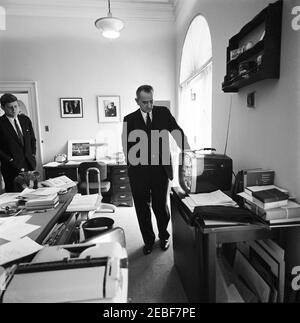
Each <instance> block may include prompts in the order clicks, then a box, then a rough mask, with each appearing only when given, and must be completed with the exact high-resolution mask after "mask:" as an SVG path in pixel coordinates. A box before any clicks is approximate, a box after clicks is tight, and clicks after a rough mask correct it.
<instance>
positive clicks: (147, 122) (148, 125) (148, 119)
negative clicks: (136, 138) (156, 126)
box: [146, 113, 151, 131]
mask: <svg viewBox="0 0 300 323" xmlns="http://www.w3.org/2000/svg"><path fill="white" fill-rule="evenodd" d="M146 127H147V130H148V131H150V130H151V118H150V113H147V119H146Z"/></svg>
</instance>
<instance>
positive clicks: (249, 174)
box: [243, 169, 275, 188]
mask: <svg viewBox="0 0 300 323" xmlns="http://www.w3.org/2000/svg"><path fill="white" fill-rule="evenodd" d="M274 178H275V171H274V170H271V169H245V170H243V186H244V188H245V187H247V186H257V185H273V184H274Z"/></svg>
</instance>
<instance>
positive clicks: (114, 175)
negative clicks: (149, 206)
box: [43, 160, 133, 206]
mask: <svg viewBox="0 0 300 323" xmlns="http://www.w3.org/2000/svg"><path fill="white" fill-rule="evenodd" d="M86 161H87V160H83V161H79V162H76V163H75V162H72V163H71V164H68V163H67V164H61V165H57V166H47V164H46V165H44V166H43V168H44V170H45V179H48V178H53V177H57V176H62V175H65V176H68V177H69V178H70V179H72V180H73V181H76V182H79V180H80V179H79V176H78V167H79V165H80V164H81V163H82V162H86ZM89 161H92V160H89ZM93 161H94V160H93ZM106 180H109V181H110V182H111V189H110V190H109V192H108V194H107V196H108V201H105V200H104V201H105V202H108V203H112V204H114V205H116V206H133V202H132V193H131V189H130V185H129V178H128V175H127V166H126V165H125V164H107V179H106Z"/></svg>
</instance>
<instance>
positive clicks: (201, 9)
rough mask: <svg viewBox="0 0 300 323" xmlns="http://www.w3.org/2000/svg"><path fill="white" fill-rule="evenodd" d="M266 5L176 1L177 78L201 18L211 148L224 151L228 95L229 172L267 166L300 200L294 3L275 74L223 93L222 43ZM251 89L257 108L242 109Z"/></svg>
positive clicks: (296, 259) (298, 35)
mask: <svg viewBox="0 0 300 323" xmlns="http://www.w3.org/2000/svg"><path fill="white" fill-rule="evenodd" d="M268 2H275V1H262V0H226V1H224V0H198V1H197V0H189V1H184V0H180V7H179V8H180V11H179V12H178V18H177V22H176V38H177V58H176V62H177V64H176V65H177V68H176V70H177V80H178V71H179V67H180V56H181V49H182V44H183V41H184V37H185V34H186V31H187V29H188V26H189V23H190V21H191V20H192V18H193V17H194V16H195V15H197V14H203V15H204V17H205V18H206V19H207V21H208V24H209V26H210V30H211V35H212V46H213V115H212V122H213V129H212V136H213V147H215V148H216V149H217V151H218V152H219V153H223V152H224V147H225V139H226V131H227V120H228V114H229V105H230V96H231V95H232V118H231V123H230V132H229V142H228V149H227V155H229V156H230V157H231V158H232V159H233V163H234V170H235V171H238V170H241V169H243V168H254V167H262V168H272V169H274V170H275V172H276V176H275V181H276V184H277V185H279V186H282V187H285V188H287V189H288V190H289V192H290V194H291V195H292V196H295V197H296V198H297V199H298V201H300V162H299V161H300V158H299V157H300V131H299V128H300V127H299V125H300V107H299V105H300V78H299V75H300V64H299V57H300V56H299V52H300V31H294V30H293V29H292V28H291V21H292V19H293V17H294V16H292V15H291V10H292V8H293V7H295V6H296V5H299V1H297V0H284V1H283V21H282V24H283V27H282V46H281V71H280V72H281V75H280V79H278V80H263V81H261V82H259V83H255V84H252V85H250V86H248V87H245V88H243V89H241V90H240V91H239V92H238V93H233V94H230V93H223V92H222V90H221V84H222V82H223V79H224V75H225V63H226V48H227V46H228V40H229V39H230V38H231V37H232V36H233V35H234V34H236V33H238V32H239V30H240V29H241V27H242V26H243V25H245V24H246V23H247V22H248V21H250V20H251V19H252V18H253V17H254V16H255V15H256V14H257V13H259V12H260V11H261V10H262V9H263V8H264V7H265V6H266V5H267V4H268ZM252 91H256V101H257V107H256V108H255V109H249V108H247V107H246V96H247V93H249V92H252ZM287 236H288V237H289V239H288V245H289V259H287V264H288V267H287V272H290V271H289V270H290V267H291V266H293V265H299V264H300V250H299V249H300V241H299V240H300V230H293V231H292V230H291V231H287Z"/></svg>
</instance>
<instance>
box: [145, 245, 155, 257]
mask: <svg viewBox="0 0 300 323" xmlns="http://www.w3.org/2000/svg"><path fill="white" fill-rule="evenodd" d="M152 248H153V246H152V245H145V246H144V247H143V253H144V255H149V254H150V253H151V252H152Z"/></svg>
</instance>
